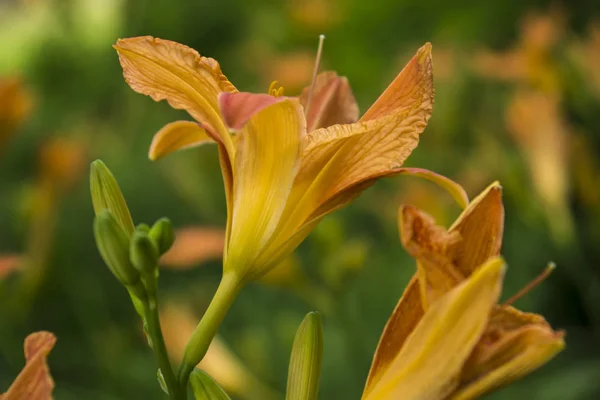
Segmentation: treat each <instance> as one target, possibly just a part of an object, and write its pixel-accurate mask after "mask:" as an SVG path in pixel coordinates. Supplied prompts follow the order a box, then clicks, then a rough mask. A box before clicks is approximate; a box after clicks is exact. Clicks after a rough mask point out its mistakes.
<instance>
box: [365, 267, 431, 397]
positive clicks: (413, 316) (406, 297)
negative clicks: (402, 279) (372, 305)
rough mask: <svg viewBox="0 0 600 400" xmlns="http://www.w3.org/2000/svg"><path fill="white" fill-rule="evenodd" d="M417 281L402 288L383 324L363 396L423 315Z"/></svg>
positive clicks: (392, 359) (414, 279)
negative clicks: (388, 316)
mask: <svg viewBox="0 0 600 400" xmlns="http://www.w3.org/2000/svg"><path fill="white" fill-rule="evenodd" d="M423 313H424V311H423V307H422V306H421V294H420V291H419V282H418V280H417V278H416V277H413V278H412V280H411V281H410V282H409V283H408V285H407V286H406V289H404V293H403V294H402V297H401V298H400V301H398V304H397V305H396V308H394V311H393V312H392V315H391V316H390V318H389V319H388V321H387V323H386V324H385V328H384V329H383V332H382V334H381V338H380V339H379V343H378V344H377V350H375V354H374V355H373V362H372V363H371V369H370V370H369V375H368V377H367V383H366V385H365V389H364V394H363V398H366V396H367V394H368V393H369V392H370V391H371V390H372V389H373V387H375V385H376V384H377V383H378V382H379V380H380V379H381V376H382V375H383V374H384V373H385V372H386V371H387V369H388V368H389V366H390V364H391V363H392V361H394V359H395V358H396V356H397V355H398V354H400V350H401V349H402V348H403V346H404V343H405V342H406V338H408V336H409V335H410V333H411V332H412V331H413V330H414V329H415V327H416V326H417V324H418V323H419V321H420V320H421V318H422V317H423Z"/></svg>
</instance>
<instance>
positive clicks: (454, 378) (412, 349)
mask: <svg viewBox="0 0 600 400" xmlns="http://www.w3.org/2000/svg"><path fill="white" fill-rule="evenodd" d="M503 277H504V262H503V260H502V259H501V258H495V259H492V260H490V261H489V262H488V263H486V264H485V265H483V266H482V267H481V268H480V269H479V270H478V271H477V272H476V273H475V274H473V275H472V276H471V277H470V278H469V279H468V280H466V281H465V282H463V283H462V284H460V285H459V286H457V287H456V288H454V289H452V290H451V291H450V292H448V293H447V294H446V295H444V296H443V297H441V298H440V299H439V300H438V301H436V302H435V303H434V304H432V305H431V307H430V308H429V309H428V310H427V312H426V313H425V315H424V316H423V318H422V319H421V321H420V322H419V324H418V325H417V327H416V328H415V330H414V331H413V332H412V333H411V335H410V336H409V337H408V339H407V340H406V342H405V344H404V346H403V347H402V350H401V351H400V354H398V355H397V357H396V358H395V360H394V361H393V362H392V363H390V364H389V366H388V368H387V371H386V372H385V373H384V374H383V375H382V376H381V378H380V380H379V382H378V383H377V384H376V385H375V386H374V387H373V389H372V390H371V391H370V392H369V393H367V394H366V396H364V397H363V399H367V400H395V399H399V398H402V399H419V400H439V399H443V398H445V397H446V396H448V395H449V394H450V393H452V391H453V390H454V389H455V388H456V387H457V386H458V384H459V378H460V372H461V369H462V367H463V364H464V363H465V361H466V360H467V358H468V357H469V355H470V354H471V351H472V350H473V348H474V347H475V345H476V344H477V342H478V341H479V339H480V337H481V335H482V333H483V332H484V330H485V328H486V325H487V322H488V320H489V316H490V312H491V310H492V307H493V306H494V304H496V302H497V301H498V297H499V295H500V291H501V288H502V279H503Z"/></svg>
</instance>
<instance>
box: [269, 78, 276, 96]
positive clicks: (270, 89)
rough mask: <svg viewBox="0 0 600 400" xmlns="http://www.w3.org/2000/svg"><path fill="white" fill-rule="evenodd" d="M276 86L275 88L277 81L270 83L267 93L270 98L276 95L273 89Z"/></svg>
mask: <svg viewBox="0 0 600 400" xmlns="http://www.w3.org/2000/svg"><path fill="white" fill-rule="evenodd" d="M276 86H277V81H273V82H271V84H270V85H269V90H268V91H267V93H269V94H270V95H271V96H275V95H276V94H277V89H275V87H276Z"/></svg>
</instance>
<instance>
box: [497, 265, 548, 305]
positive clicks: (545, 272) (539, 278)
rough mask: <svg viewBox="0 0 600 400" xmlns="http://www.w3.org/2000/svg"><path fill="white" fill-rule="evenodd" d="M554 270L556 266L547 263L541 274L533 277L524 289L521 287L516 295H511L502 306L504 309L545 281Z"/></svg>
mask: <svg viewBox="0 0 600 400" xmlns="http://www.w3.org/2000/svg"><path fill="white" fill-rule="evenodd" d="M555 268H556V264H554V263H553V262H550V263H548V265H547V266H546V268H544V270H543V271H542V273H541V274H539V275H538V276H537V277H535V278H534V279H533V280H532V281H531V282H529V283H528V284H527V285H525V287H523V288H522V289H521V290H519V291H518V292H517V293H515V294H513V295H512V296H511V297H510V298H509V299H508V300H506V301H505V302H504V304H502V305H503V306H505V307H507V306H510V305H511V304H513V303H514V302H515V301H517V300H519V299H520V298H521V297H523V296H525V295H526V294H527V293H529V292H530V291H531V290H532V289H533V288H535V287H536V286H537V285H539V284H540V283H542V281H543V280H545V279H546V278H547V277H548V276H550V274H551V273H552V271H554V269H555Z"/></svg>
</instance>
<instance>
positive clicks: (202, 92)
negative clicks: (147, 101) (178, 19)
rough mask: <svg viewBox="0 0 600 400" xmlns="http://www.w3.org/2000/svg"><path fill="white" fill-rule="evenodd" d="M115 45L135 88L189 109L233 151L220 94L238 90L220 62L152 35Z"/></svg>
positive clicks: (129, 79) (216, 137)
mask: <svg viewBox="0 0 600 400" xmlns="http://www.w3.org/2000/svg"><path fill="white" fill-rule="evenodd" d="M114 48H115V49H116V50H117V52H118V54H119V61H120V63H121V66H122V67H123V75H124V77H125V80H126V81H127V83H128V84H129V86H131V88H132V89H133V90H135V91H136V92H138V93H142V94H145V95H148V96H150V97H152V99H153V100H155V101H160V100H167V101H168V102H169V104H170V105H171V107H173V108H177V109H183V110H186V111H187V112H189V113H190V115H191V116H192V117H194V119H196V120H197V121H198V122H200V124H202V126H203V127H204V128H205V129H206V130H207V132H208V133H209V134H211V135H213V138H214V139H215V140H216V141H219V142H221V143H223V145H224V146H225V148H226V149H227V151H228V153H229V154H232V151H233V143H232V141H231V138H230V137H229V133H228V132H227V129H226V128H225V126H224V125H223V122H222V121H221V116H220V114H219V108H218V103H217V96H218V94H219V93H221V92H236V91H237V90H236V89H235V87H234V86H233V85H232V84H231V83H230V82H229V81H228V80H227V78H226V77H225V75H223V73H222V72H221V68H220V66H219V63H218V62H217V61H215V60H214V59H212V58H207V57H201V56H200V54H198V52H197V51H196V50H193V49H191V48H189V47H187V46H184V45H182V44H179V43H176V42H172V41H170V40H163V39H158V38H153V37H151V36H140V37H134V38H128V39H119V40H118V41H117V44H116V45H115V46H114Z"/></svg>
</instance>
